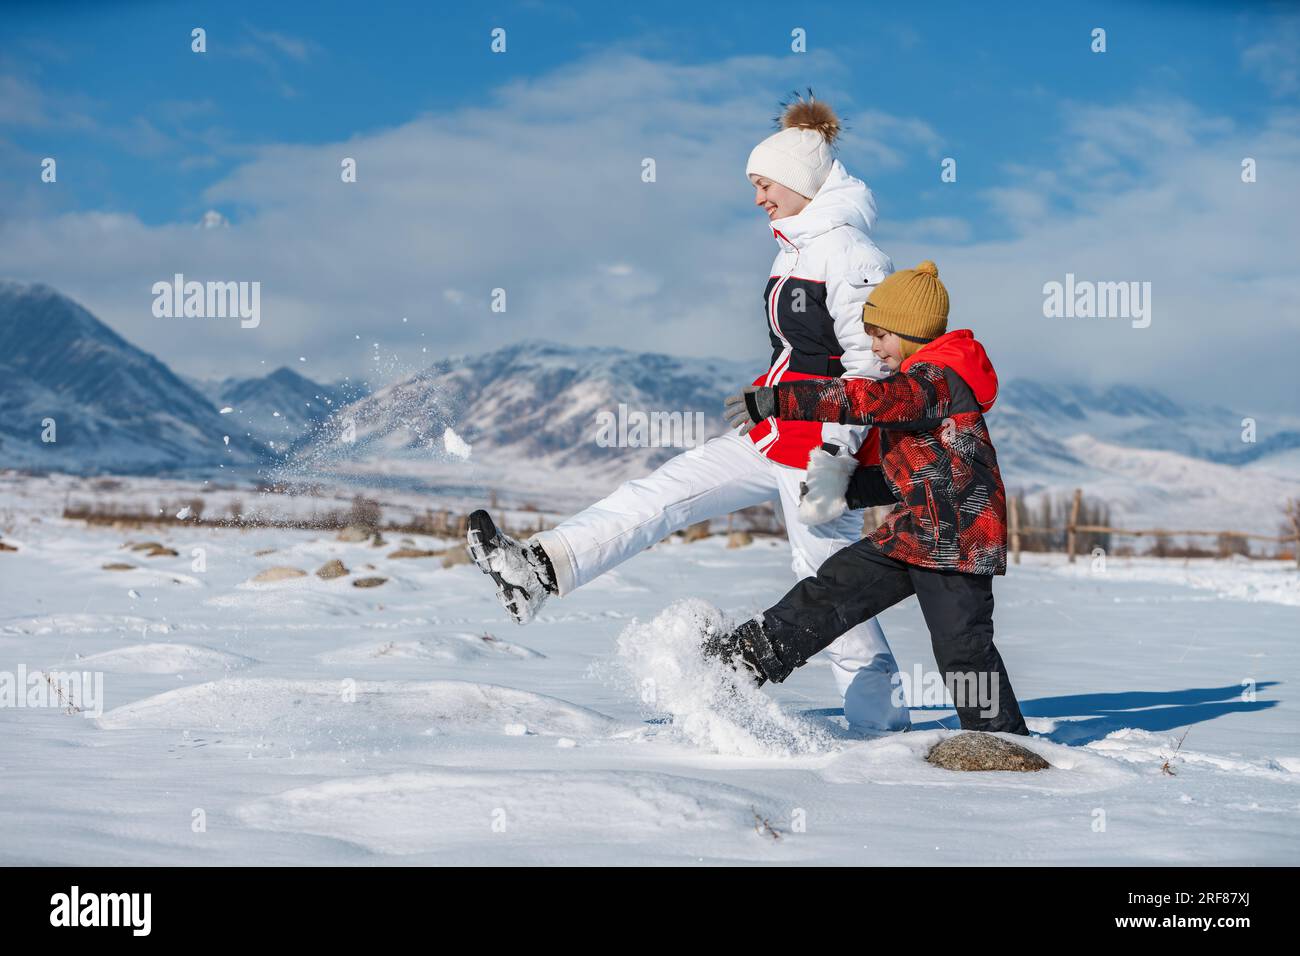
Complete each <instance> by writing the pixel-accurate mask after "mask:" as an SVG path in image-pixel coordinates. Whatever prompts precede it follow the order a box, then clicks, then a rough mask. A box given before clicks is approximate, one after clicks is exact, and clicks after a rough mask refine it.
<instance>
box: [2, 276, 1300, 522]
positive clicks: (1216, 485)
mask: <svg viewBox="0 0 1300 956" xmlns="http://www.w3.org/2000/svg"><path fill="white" fill-rule="evenodd" d="M757 370H758V369H757V368H756V365H755V363H753V362H741V361H732V360H722V359H706V358H681V357H674V356H669V355H662V354H657V353H646V352H630V351H626V350H623V349H616V348H595V347H581V346H569V345H559V344H556V343H551V342H543V341H524V342H518V343H515V344H512V345H509V346H506V347H503V348H500V349H497V350H495V351H492V352H487V353H481V354H476V355H461V356H453V357H448V358H445V359H443V360H441V361H438V362H436V363H435V364H433V365H431V366H429V367H428V368H426V369H424V370H423V371H420V372H418V373H417V374H415V375H411V376H409V377H407V378H404V379H402V380H400V381H397V382H394V383H391V384H389V385H387V386H385V387H383V388H381V389H379V390H378V391H376V392H374V393H373V394H366V395H363V396H362V397H359V398H358V397H357V391H358V390H357V389H356V388H354V387H353V386H350V385H348V384H347V383H342V384H335V385H330V386H324V385H321V384H319V383H317V382H313V381H311V380H310V379H307V378H305V377H304V376H302V375H300V374H298V373H297V372H295V371H293V370H292V369H288V368H281V369H277V370H276V371H274V372H272V373H271V374H269V375H266V376H261V377H251V378H232V379H226V380H223V381H220V382H207V383H196V384H197V387H195V385H192V384H189V383H186V382H185V381H182V380H181V379H180V378H179V377H178V376H176V375H175V374H173V373H172V372H171V371H170V370H169V369H168V368H167V367H166V366H165V365H164V364H163V363H161V362H160V361H158V360H157V359H156V358H154V357H153V356H151V355H148V354H147V353H145V352H143V351H141V350H140V349H137V348H135V347H134V346H132V345H131V344H130V343H128V342H126V341H125V340H123V339H122V338H121V337H120V336H118V335H117V334H116V333H114V332H113V331H112V330H111V329H109V328H108V327H107V326H105V325H104V324H103V323H101V322H99V321H98V320H97V319H95V318H94V316H92V315H91V314H90V313H89V312H87V311H86V310H85V309H83V308H82V307H81V306H79V305H77V304H76V303H75V302H73V301H72V300H70V299H68V298H67V297H65V296H62V295H60V294H59V293H57V292H55V291H54V290H52V289H50V288H48V287H46V286H42V285H26V284H20V283H14V282H4V283H0V376H3V379H2V380H3V383H4V384H3V387H2V388H0V467H5V466H9V467H28V468H33V467H36V468H40V467H44V468H52V469H60V470H65V471H79V472H87V471H106V470H112V471H122V472H132V471H133V472H136V473H142V474H147V473H153V472H157V471H159V470H167V469H173V468H179V467H186V468H191V469H193V468H202V467H204V466H207V465H210V464H213V463H216V462H218V461H224V462H239V463H251V462H254V461H258V460H261V461H265V452H266V451H267V450H268V444H269V443H270V442H274V449H273V450H274V452H275V453H276V454H277V456H278V455H279V454H280V453H283V452H287V456H288V457H287V459H286V463H285V464H284V465H282V467H283V468H284V469H285V470H286V472H287V473H288V476H296V477H300V478H304V479H309V480H315V479H319V478H328V477H331V476H336V477H337V476H343V475H347V476H361V477H365V476H377V475H384V476H388V477H398V478H403V479H413V480H414V483H415V484H416V485H417V486H419V487H424V488H431V487H434V488H443V489H450V488H451V487H453V486H454V487H457V488H459V489H461V490H462V491H465V492H467V493H470V494H472V495H475V496H477V495H478V494H480V493H482V492H484V491H486V490H488V489H497V490H500V491H506V492H521V491H527V492H531V493H534V496H535V497H536V498H538V499H544V500H546V501H549V502H551V504H552V506H553V507H556V508H565V507H570V506H576V505H578V504H581V503H584V502H589V501H591V500H593V499H595V498H596V497H599V496H600V495H602V494H604V493H605V492H606V491H608V490H609V489H611V488H612V487H613V486H614V485H615V484H616V483H617V482H619V481H621V480H624V479H626V478H629V477H634V476H636V475H639V474H644V473H646V472H647V471H648V470H650V469H652V468H654V467H655V466H656V465H658V464H659V463H661V462H663V461H664V460H666V459H668V458H669V457H671V456H672V455H674V454H677V453H678V452H679V451H680V450H681V448H682V447H683V446H684V445H685V446H689V445H691V444H698V443H699V442H701V441H703V440H706V439H707V438H709V437H712V436H713V435H716V434H719V433H720V432H721V431H722V430H723V427H724V425H723V421H722V418H721V414H720V412H721V401H722V398H723V396H724V395H725V394H727V393H728V392H729V391H731V390H733V389H735V388H737V387H739V386H741V385H743V384H745V383H747V382H749V381H752V379H753V376H754V374H755V373H756V371H757ZM200 391H203V392H206V393H207V394H206V396H205V395H204V394H200ZM1220 391H1221V392H1224V393H1228V394H1230V393H1231V389H1228V388H1221V389H1220ZM225 407H229V408H230V409H231V411H230V412H228V413H227V414H224V415H223V414H220V413H219V409H221V408H225ZM654 416H661V417H662V418H663V419H664V420H668V421H672V422H673V424H674V425H675V426H676V427H677V428H679V429H681V430H680V431H679V432H678V433H677V434H676V435H675V436H673V435H666V434H662V433H661V434H658V435H656V434H655V431H654V429H653V427H652V428H650V429H649V431H648V433H647V432H642V433H640V434H638V432H637V426H638V418H639V419H640V424H641V425H642V426H644V425H646V424H647V423H649V422H650V421H651V420H652V418H653V417H654ZM46 419H53V420H54V421H55V423H56V427H57V436H58V441H57V442H56V443H53V444H46V443H43V442H41V440H40V437H41V430H42V422H43V421H44V420H46ZM1248 420H1249V421H1248ZM610 425H612V426H613V428H612V434H611V430H610V429H609V427H608V426H610ZM990 427H991V429H992V431H993V435H994V440H995V441H996V443H997V445H998V453H999V460H1000V462H1001V464H1002V471H1003V476H1004V478H1005V480H1006V483H1007V486H1008V488H1009V489H1011V490H1013V491H1023V492H1025V493H1026V494H1028V495H1030V496H1034V495H1039V494H1042V493H1045V492H1046V493H1049V494H1055V495H1064V494H1066V493H1068V492H1069V491H1070V490H1072V489H1073V488H1075V487H1083V488H1084V489H1085V491H1087V492H1089V493H1090V494H1093V495H1096V496H1097V497H1099V498H1102V499H1104V500H1106V501H1107V502H1108V503H1109V504H1111V506H1112V513H1113V514H1114V516H1115V517H1116V518H1117V519H1118V520H1120V521H1123V522H1126V523H1129V524H1132V525H1145V526H1149V525H1151V524H1166V525H1169V526H1172V527H1211V528H1215V527H1223V528H1234V529H1238V530H1256V531H1263V532H1266V533H1273V532H1275V531H1276V528H1277V526H1278V521H1279V517H1280V508H1281V505H1282V503H1283V502H1284V501H1285V500H1286V499H1287V498H1288V497H1295V496H1297V495H1300V482H1297V480H1296V472H1297V461H1300V420H1297V418H1296V417H1294V416H1292V415H1289V414H1282V413H1278V412H1275V411H1274V410H1272V409H1265V410H1257V411H1254V410H1250V409H1229V408H1227V407H1226V406H1225V404H1224V403H1223V402H1222V401H1215V402H1206V403H1204V404H1196V403H1186V402H1177V401H1174V400H1173V399H1171V398H1169V397H1168V396H1166V395H1163V394H1161V393H1159V392H1156V391H1153V390H1150V389H1145V388H1141V387H1137V386H1129V385H1122V386H1112V387H1110V388H1106V389H1096V388H1092V387H1089V386H1086V385H1080V384H1059V383H1045V382H1040V381H1035V380H1030V379H1014V378H1011V379H1009V380H1007V381H1005V382H1004V384H1003V388H1002V392H1001V395H1000V396H999V400H998V404H997V406H996V407H995V409H994V410H993V412H992V414H991V415H990ZM449 428H450V429H453V430H454V431H455V433H456V437H454V438H452V439H451V445H450V446H448V445H447V444H446V442H447V437H446V431H447V429H449ZM602 429H604V430H602ZM1252 429H1253V434H1251V432H1252ZM620 432H621V434H620ZM226 435H229V436H230V446H229V448H227V447H226V446H225V445H224V444H223V436H226ZM1250 438H1254V439H1255V440H1254V441H1251V440H1249V439H1250ZM610 439H613V440H612V441H611V440H610ZM674 439H675V440H674ZM462 442H463V443H468V446H469V448H470V449H472V450H471V451H470V453H469V454H468V457H466V455H465V446H464V444H462Z"/></svg>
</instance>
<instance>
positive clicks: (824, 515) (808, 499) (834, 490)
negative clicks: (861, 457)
mask: <svg viewBox="0 0 1300 956" xmlns="http://www.w3.org/2000/svg"><path fill="white" fill-rule="evenodd" d="M857 467H858V460H857V459H856V458H854V457H853V456H852V455H850V454H849V453H848V450H847V449H845V448H841V447H840V446H839V445H833V444H824V445H822V446H821V447H820V448H814V449H813V450H812V454H810V455H809V456H808V474H807V476H806V477H805V478H804V480H803V481H801V482H799V492H800V494H799V520H800V521H802V522H803V523H804V524H806V525H819V524H825V523H826V522H828V521H834V520H835V519H836V518H838V517H839V516H840V515H842V514H844V512H846V511H848V508H849V504H848V501H847V500H846V498H845V494H846V492H847V491H848V490H849V480H850V479H851V478H852V477H853V473H854V472H855V471H856V470H857Z"/></svg>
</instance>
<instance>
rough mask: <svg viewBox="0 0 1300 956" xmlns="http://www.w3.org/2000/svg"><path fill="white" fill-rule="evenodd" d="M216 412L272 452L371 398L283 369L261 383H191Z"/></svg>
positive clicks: (342, 384) (230, 380) (355, 389)
mask: <svg viewBox="0 0 1300 956" xmlns="http://www.w3.org/2000/svg"><path fill="white" fill-rule="evenodd" d="M191 384H193V385H194V387H195V388H196V389H198V390H199V391H200V392H201V393H202V394H203V395H204V396H205V397H206V398H207V399H208V401H209V402H210V403H211V404H212V405H213V406H214V407H216V408H217V409H218V410H222V411H224V410H225V409H229V410H230V411H229V412H225V414H226V415H228V416H229V418H230V421H231V422H232V424H231V425H229V426H228V427H231V428H237V429H239V430H241V431H242V432H243V433H244V434H246V435H247V436H248V437H250V438H252V439H255V440H257V441H260V442H263V443H268V442H273V443H274V447H277V448H280V447H285V446H287V445H290V444H292V443H294V442H296V441H298V440H299V439H300V438H302V436H303V435H305V434H307V433H309V432H310V431H311V430H312V428H314V427H315V425H316V424H317V423H319V422H321V421H323V420H324V419H326V418H327V417H329V415H330V413H331V412H333V411H334V410H336V409H338V408H340V407H342V406H344V405H346V404H348V403H349V402H353V401H356V400H358V399H360V398H362V397H364V396H365V395H366V394H367V389H366V388H365V387H364V386H359V385H354V384H353V383H351V382H340V383H337V384H334V385H322V384H320V383H318V382H314V381H312V380H311V379H309V378H307V377H305V376H303V375H300V374H299V373H297V372H295V371H294V370H293V369H291V368H287V367H285V366H281V367H280V368H278V369H276V370H275V371H274V372H271V373H270V374H269V375H263V376H260V377H257V378H225V379H208V380H197V379H195V380H191Z"/></svg>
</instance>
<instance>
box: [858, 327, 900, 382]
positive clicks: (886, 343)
mask: <svg viewBox="0 0 1300 956" xmlns="http://www.w3.org/2000/svg"><path fill="white" fill-rule="evenodd" d="M867 334H868V335H870V336H871V351H872V352H874V353H875V355H876V358H878V359H880V361H882V362H884V363H885V365H886V366H888V368H889V370H890V371H891V372H897V371H898V366H900V365H901V364H903V340H902V339H900V338H899V337H898V336H897V335H895V334H894V333H893V332H886V331H885V330H884V329H882V328H880V327H879V326H875V325H868V326H867Z"/></svg>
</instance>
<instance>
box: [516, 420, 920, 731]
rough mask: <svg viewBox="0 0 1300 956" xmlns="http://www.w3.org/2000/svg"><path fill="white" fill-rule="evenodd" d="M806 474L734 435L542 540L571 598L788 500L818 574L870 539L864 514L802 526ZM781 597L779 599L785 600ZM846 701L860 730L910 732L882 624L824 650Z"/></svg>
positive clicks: (868, 625) (799, 565)
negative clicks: (733, 519) (740, 514)
mask: <svg viewBox="0 0 1300 956" xmlns="http://www.w3.org/2000/svg"><path fill="white" fill-rule="evenodd" d="M803 479H804V470H803V469H801V468H791V467H789V466H786V465H782V464H779V463H777V462H775V461H772V460H771V459H770V458H766V457H764V456H763V455H761V454H759V453H758V452H757V451H756V450H755V449H754V444H753V442H751V441H750V440H749V439H748V438H745V437H744V436H742V435H739V434H737V433H736V432H734V431H733V432H729V433H727V434H725V435H720V436H718V437H717V438H713V439H710V440H709V441H707V442H705V443H704V444H702V445H699V446H697V447H695V448H691V449H689V450H687V451H684V452H682V453H681V454H680V455H677V456H676V457H675V458H672V459H670V460H669V461H666V462H664V464H663V465H661V466H660V467H659V468H658V469H656V470H655V471H653V472H651V473H650V474H649V475H647V476H646V477H644V478H636V479H633V480H632V481H627V482H624V483H623V484H622V485H620V486H619V487H618V488H617V489H616V490H615V491H614V492H613V493H611V494H610V495H609V496H607V497H605V498H603V499H601V500H600V501H598V502H596V503H595V504H594V505H592V506H591V507H589V508H587V509H586V510H585V511H582V512H579V513H578V514H576V515H574V516H573V517H572V518H569V519H568V520H567V521H564V522H562V523H561V524H559V525H557V526H556V527H554V528H551V529H548V530H546V531H541V532H538V533H537V534H536V535H534V536H533V538H532V540H534V541H538V542H540V543H541V545H542V547H543V548H545V549H546V554H547V556H548V557H549V558H550V559H551V564H552V565H554V567H555V576H556V585H557V590H558V593H559V595H560V596H561V597H563V596H564V595H566V594H568V593H570V592H572V591H573V590H575V589H576V588H579V587H581V586H582V585H584V584H586V583H587V582H588V581H591V580H592V579H593V578H597V577H599V576H600V575H602V574H604V573H605V572H606V571H608V570H610V569H611V568H613V567H615V566H616V565H618V564H620V563H622V562H623V561H626V560H627V559H628V558H630V557H632V556H633V555H635V554H638V553H640V552H641V551H644V550H645V549H646V548H648V547H650V546H651V545H652V544H655V543H656V542H658V541H662V540H663V539H664V538H666V537H667V536H668V535H670V534H672V533H673V532H674V531H678V530H680V529H682V528H685V527H687V526H688V525H692V524H694V523H696V522H698V521H704V520H706V519H709V518H720V517H722V516H723V515H727V514H730V513H731V512H733V511H739V510H740V509H741V508H747V507H749V506H751V505H757V504H762V503H763V502H765V501H772V500H774V499H776V500H779V501H780V503H781V512H782V515H783V517H784V519H785V526H786V533H787V535H788V536H789V539H790V551H791V557H792V561H791V564H792V566H793V568H794V573H795V575H796V576H797V578H798V579H802V578H805V577H811V576H812V575H814V574H816V573H817V568H818V567H820V566H821V564H822V562H823V561H825V560H826V559H827V558H829V557H830V556H831V555H832V554H834V553H835V552H836V551H838V550H839V549H840V548H842V547H844V546H845V545H848V544H852V543H853V542H854V541H857V540H858V539H859V538H860V537H861V536H862V512H861V511H849V512H847V513H846V514H844V515H841V516H840V517H839V518H838V519H837V520H835V521H831V522H827V523H826V524H823V525H817V526H814V527H810V526H808V525H805V524H804V523H803V522H801V521H800V520H799V516H798V513H797V509H798V506H799V482H800V481H802V480H803ZM778 597H779V595H773V601H775V600H776V599H777V598H778ZM824 653H825V654H826V656H827V657H828V658H829V659H830V662H831V670H832V672H833V673H834V675H835V681H836V684H837V685H838V687H839V691H840V694H841V695H842V696H843V698H844V716H845V719H846V720H847V721H848V723H849V725H850V726H851V727H853V728H854V729H858V730H901V729H903V728H904V727H907V726H908V724H909V723H910V717H909V715H908V711H907V708H906V707H898V706H895V705H894V703H893V702H892V700H891V693H892V691H893V689H894V686H895V683H896V679H895V678H894V675H895V674H896V673H897V671H898V664H897V663H896V662H895V661H894V655H893V652H892V651H891V650H890V649H889V644H888V643H887V642H886V641H885V634H884V632H883V631H882V630H881V629H880V625H879V624H878V623H877V622H876V620H875V619H874V618H872V619H871V620H868V621H865V622H863V623H862V624H859V625H857V626H856V627H854V628H853V629H852V630H849V631H847V632H845V633H844V634H842V635H841V636H840V637H839V638H837V639H836V640H835V642H834V643H832V644H831V645H830V646H829V647H827V648H826V650H825V651H824Z"/></svg>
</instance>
